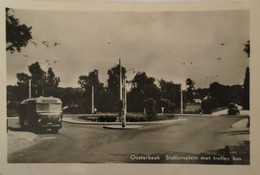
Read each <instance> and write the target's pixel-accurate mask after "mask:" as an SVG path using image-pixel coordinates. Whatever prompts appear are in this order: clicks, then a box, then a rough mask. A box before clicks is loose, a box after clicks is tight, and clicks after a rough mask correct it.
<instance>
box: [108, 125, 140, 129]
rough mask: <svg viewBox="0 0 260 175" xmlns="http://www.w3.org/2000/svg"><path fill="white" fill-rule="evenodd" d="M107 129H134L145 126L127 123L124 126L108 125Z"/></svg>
mask: <svg viewBox="0 0 260 175" xmlns="http://www.w3.org/2000/svg"><path fill="white" fill-rule="evenodd" d="M103 128H105V129H117V130H133V129H140V128H143V126H142V125H126V126H125V127H122V125H107V126H104V127H103Z"/></svg>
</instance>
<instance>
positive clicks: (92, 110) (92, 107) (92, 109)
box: [91, 86, 95, 114]
mask: <svg viewBox="0 0 260 175" xmlns="http://www.w3.org/2000/svg"><path fill="white" fill-rule="evenodd" d="M94 108H95V105H94V86H92V105H91V112H92V114H94V112H95V110H94Z"/></svg>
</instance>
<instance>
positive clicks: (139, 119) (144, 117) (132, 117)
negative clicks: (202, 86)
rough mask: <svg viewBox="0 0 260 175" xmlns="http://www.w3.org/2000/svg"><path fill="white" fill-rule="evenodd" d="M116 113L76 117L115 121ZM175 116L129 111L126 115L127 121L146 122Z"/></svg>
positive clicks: (86, 119)
mask: <svg viewBox="0 0 260 175" xmlns="http://www.w3.org/2000/svg"><path fill="white" fill-rule="evenodd" d="M117 117H118V115H116V114H110V115H108V114H97V115H96V116H93V115H85V116H79V117H78V119H80V120H84V121H95V122H115V121H116V119H117ZM174 118H176V116H175V115H173V114H164V115H158V116H157V117H148V115H144V114H142V113H136V114H132V113H129V114H127V116H126V121H127V122H146V121H160V120H170V119H174Z"/></svg>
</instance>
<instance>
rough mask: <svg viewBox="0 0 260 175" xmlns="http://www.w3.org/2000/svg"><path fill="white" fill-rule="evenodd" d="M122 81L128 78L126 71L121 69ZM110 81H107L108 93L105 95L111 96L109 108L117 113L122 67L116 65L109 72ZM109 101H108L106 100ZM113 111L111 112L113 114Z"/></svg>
mask: <svg viewBox="0 0 260 175" xmlns="http://www.w3.org/2000/svg"><path fill="white" fill-rule="evenodd" d="M121 71H122V80H123V79H125V78H126V76H125V73H126V69H125V68H124V67H121ZM107 74H108V80H107V85H108V87H107V91H106V92H105V94H106V95H107V96H109V104H108V105H109V108H110V110H112V111H113V112H114V111H116V108H117V103H118V101H119V100H120V65H119V64H118V65H116V66H114V67H112V68H111V69H109V70H108V72H107ZM106 101H107V100H106ZM112 111H111V112H112Z"/></svg>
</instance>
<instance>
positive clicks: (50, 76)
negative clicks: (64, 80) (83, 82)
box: [46, 67, 60, 87]
mask: <svg viewBox="0 0 260 175" xmlns="http://www.w3.org/2000/svg"><path fill="white" fill-rule="evenodd" d="M46 81H47V82H46V86H48V87H58V85H59V83H60V78H59V77H56V76H55V74H54V72H53V69H52V68H51V67H49V69H48V72H47V79H46Z"/></svg>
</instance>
